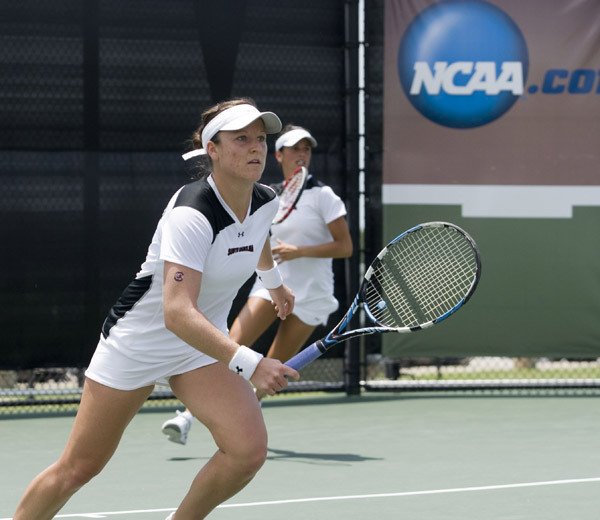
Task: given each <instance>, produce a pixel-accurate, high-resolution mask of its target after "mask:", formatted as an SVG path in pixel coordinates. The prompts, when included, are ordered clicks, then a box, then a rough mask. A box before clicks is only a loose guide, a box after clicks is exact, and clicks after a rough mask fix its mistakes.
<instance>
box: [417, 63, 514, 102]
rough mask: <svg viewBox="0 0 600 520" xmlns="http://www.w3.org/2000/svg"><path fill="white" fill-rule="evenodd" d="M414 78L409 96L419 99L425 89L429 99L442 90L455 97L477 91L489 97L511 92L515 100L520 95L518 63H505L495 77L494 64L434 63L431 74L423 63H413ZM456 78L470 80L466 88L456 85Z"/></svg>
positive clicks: (465, 85)
mask: <svg viewBox="0 0 600 520" xmlns="http://www.w3.org/2000/svg"><path fill="white" fill-rule="evenodd" d="M413 69H414V71H415V75H414V76H413V80H412V84H411V86H410V94H411V95H418V94H420V93H421V90H422V89H423V88H424V89H425V91H426V92H427V93H428V94H430V95H436V94H439V93H440V91H441V90H443V91H444V92H445V93H447V94H451V95H454V96H469V95H471V94H473V93H475V92H477V91H480V92H485V93H486V94H488V95H497V94H500V92H512V93H513V94H514V95H515V96H520V95H522V94H523V64H522V63H521V62H520V61H505V62H504V63H502V66H501V67H500V74H499V75H497V73H496V72H497V71H496V62H494V61H477V62H473V61H456V62H454V63H450V64H448V62H447V61H436V62H435V63H434V64H433V71H432V70H431V68H430V67H429V63H427V62H426V61H416V62H415V64H414V67H413ZM457 76H464V77H468V76H470V78H469V79H468V81H467V82H466V84H464V85H463V84H458V85H457V84H456V78H457Z"/></svg>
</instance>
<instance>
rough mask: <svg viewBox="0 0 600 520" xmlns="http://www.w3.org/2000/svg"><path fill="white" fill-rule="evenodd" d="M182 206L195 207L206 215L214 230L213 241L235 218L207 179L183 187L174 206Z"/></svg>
mask: <svg viewBox="0 0 600 520" xmlns="http://www.w3.org/2000/svg"><path fill="white" fill-rule="evenodd" d="M180 206H185V207H189V208H193V209H195V210H197V211H199V212H200V213H202V214H203V215H204V216H205V217H206V219H207V220H208V221H209V222H210V225H211V227H212V230H213V242H214V240H215V237H216V236H217V234H218V233H219V231H221V230H222V229H225V228H226V227H227V226H230V225H231V224H233V219H232V218H231V216H230V215H229V213H227V210H226V209H225V208H224V207H223V206H222V204H221V202H220V201H219V199H218V198H217V195H216V194H215V192H214V191H213V189H212V187H211V185H210V184H209V183H208V181H207V180H206V179H200V180H198V181H194V182H192V183H190V184H186V185H185V186H184V187H183V189H182V190H181V192H180V193H179V195H178V196H177V200H176V201H175V206H174V207H175V208H177V207H180Z"/></svg>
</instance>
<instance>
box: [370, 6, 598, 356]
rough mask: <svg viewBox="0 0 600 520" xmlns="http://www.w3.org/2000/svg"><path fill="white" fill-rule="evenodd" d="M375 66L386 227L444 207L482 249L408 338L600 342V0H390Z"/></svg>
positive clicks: (544, 348)
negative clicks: (475, 265)
mask: <svg viewBox="0 0 600 520" xmlns="http://www.w3.org/2000/svg"><path fill="white" fill-rule="evenodd" d="M384 67H385V70H384V157H383V188H382V190H383V191H382V201H383V204H384V235H385V236H384V238H386V239H388V238H391V237H392V236H394V234H395V233H397V232H399V231H402V230H403V229H400V228H404V227H410V226H412V225H415V224H418V223H419V222H423V221H427V220H451V221H454V222H456V223H458V224H459V225H461V226H463V227H465V228H466V229H467V231H469V232H471V234H472V235H473V236H474V238H475V239H476V240H477V242H478V243H479V245H480V248H481V249H482V251H481V252H482V260H483V277H482V284H481V285H480V289H478V291H479V293H478V294H475V296H474V298H473V300H472V302H473V303H469V307H467V308H466V309H465V310H464V311H461V313H462V314H463V316H458V315H457V316H456V317H455V318H454V317H453V318H452V320H449V322H450V321H451V322H452V324H450V323H449V324H448V326H446V325H444V327H439V329H440V330H439V331H435V332H434V333H431V334H430V333H427V334H423V335H419V336H420V337H419V338H416V339H415V338H407V339H403V340H402V344H403V346H404V348H405V349H406V347H408V350H407V351H405V354H406V355H408V354H410V347H411V345H412V346H414V347H415V349H416V347H417V346H418V347H419V349H421V354H423V353H424V350H423V348H425V350H426V349H427V346H428V345H429V347H430V350H431V352H432V353H436V354H439V353H440V352H437V351H436V349H437V350H439V349H440V348H442V350H444V352H445V353H453V354H457V355H474V354H475V353H479V352H480V350H481V345H482V344H485V347H484V348H487V349H488V350H489V352H488V353H490V354H496V355H501V354H506V355H515V356H517V355H518V356H523V355H527V354H528V353H529V354H530V355H531V356H534V355H546V356H550V355H555V356H563V355H571V356H581V357H589V356H592V357H594V356H598V355H600V320H599V319H598V316H600V299H599V298H598V294H600V275H599V272H600V267H599V266H600V232H599V231H598V224H599V223H600V2H599V1H598V0H577V1H575V0H527V1H523V0H490V1H482V0H447V1H439V2H437V1H432V0H387V1H386V3H385V57H384ZM459 314H460V313H459ZM465 325H466V327H465ZM442 328H443V329H444V330H443V331H442V330H441V329H442ZM465 328H468V329H469V331H468V333H467V332H465V330H464V329H465ZM474 334H475V336H474ZM483 337H485V342H483V341H482V338H483ZM386 340H387V342H388V344H389V343H390V342H393V341H396V340H391V339H386ZM398 341H399V340H398ZM523 349H525V350H527V351H528V352H523ZM434 351H436V352H434ZM415 352H416V350H415Z"/></svg>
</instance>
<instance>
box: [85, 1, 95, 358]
mask: <svg viewBox="0 0 600 520" xmlns="http://www.w3.org/2000/svg"><path fill="white" fill-rule="evenodd" d="M98 11H99V9H98V0H86V1H85V2H83V99H84V101H83V110H84V139H83V141H84V143H83V145H84V155H85V161H84V164H85V166H84V168H85V171H84V172H83V262H84V266H85V296H84V306H85V311H84V324H83V325H84V344H83V345H82V358H83V357H84V356H87V354H88V352H89V349H91V348H92V347H93V346H94V345H95V343H96V342H97V339H98V334H99V330H100V328H99V327H100V324H99V323H98V320H99V307H100V264H99V258H98V243H99V237H98V234H99V211H100V201H99V198H100V188H99V186H100V179H99V177H100V172H99V164H98V151H99V148H100V93H99V89H100V87H99V85H100V72H99V69H100V49H99V29H98V25H99V22H98V14H99V12H98ZM81 362H87V358H86V359H82V360H81Z"/></svg>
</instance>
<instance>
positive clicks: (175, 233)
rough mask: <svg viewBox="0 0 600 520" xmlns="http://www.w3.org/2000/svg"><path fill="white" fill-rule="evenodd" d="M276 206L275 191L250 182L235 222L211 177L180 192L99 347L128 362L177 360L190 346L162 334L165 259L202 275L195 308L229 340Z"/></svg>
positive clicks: (112, 314)
mask: <svg viewBox="0 0 600 520" xmlns="http://www.w3.org/2000/svg"><path fill="white" fill-rule="evenodd" d="M277 206H278V199H277V197H276V195H275V192H274V191H273V190H272V189H271V188H269V187H267V186H264V185H262V184H258V183H256V184H255V185H254V189H253V193H252V201H251V204H250V207H249V208H248V214H247V215H246V218H245V219H244V221H243V222H240V221H239V220H238V218H237V217H236V216H235V214H234V213H233V211H231V209H230V208H229V207H228V206H227V204H226V203H225V202H224V201H223V199H222V197H221V195H220V194H219V191H218V190H217V187H216V186H215V183H214V180H213V179H212V176H209V177H208V178H206V179H202V180H199V181H195V182H192V183H190V184H187V185H186V186H184V187H182V188H181V189H180V190H179V191H178V192H177V193H175V195H174V196H173V197H172V198H171V200H170V202H169V204H168V205H167V207H166V209H165V211H164V213H163V216H162V218H161V219H160V221H159V223H158V226H157V228H156V231H155V233H154V237H153V239H152V243H151V244H150V247H149V249H148V253H147V256H146V261H145V262H144V263H143V264H142V266H141V269H140V271H139V272H138V273H137V275H136V277H135V279H134V280H133V281H132V282H131V283H130V284H129V286H128V287H127V288H126V289H125V291H124V292H123V294H122V295H121V297H120V298H119V299H118V301H117V303H116V304H115V305H114V306H113V307H112V309H111V310H110V312H109V314H108V316H107V318H106V320H105V322H104V325H103V327H102V336H101V340H100V341H101V342H105V343H107V344H108V345H110V346H113V347H116V348H118V349H120V350H122V349H125V350H128V351H129V354H131V355H134V356H136V354H135V351H138V352H137V354H142V355H143V356H144V358H145V359H146V361H148V360H149V359H151V358H152V355H153V351H154V352H155V353H156V355H157V358H160V357H163V356H164V354H165V351H167V352H168V351H171V353H172V354H173V355H177V353H178V351H179V352H180V353H181V352H182V350H186V349H189V348H191V347H189V346H188V345H187V344H186V343H185V342H184V341H183V340H181V339H179V338H178V337H177V336H175V334H173V333H172V332H170V331H169V330H167V329H166V328H165V323H164V317H163V305H162V284H163V269H164V262H165V260H167V261H170V262H174V263H177V264H181V265H183V266H186V267H189V268H192V269H195V270H196V271H200V272H201V273H202V286H201V289H200V295H199V297H198V309H199V310H200V311H201V312H202V313H203V314H204V315H205V316H206V318H208V320H210V321H211V322H212V323H213V324H214V325H215V326H216V327H217V328H219V329H220V330H221V331H223V332H224V333H225V334H227V333H228V330H227V317H228V314H229V311H230V309H231V304H232V302H233V300H234V298H235V296H236V294H237V292H238V290H239V289H240V287H241V286H242V285H243V284H244V283H245V282H246V280H248V278H249V277H250V276H251V275H252V274H253V273H254V271H255V269H256V266H257V264H258V260H259V257H260V254H261V252H262V248H263V246H264V243H265V240H266V238H267V236H268V233H269V228H270V226H271V221H272V219H273V217H274V215H275V213H276V212H277ZM159 351H160V354H159ZM136 357H137V356H136Z"/></svg>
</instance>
